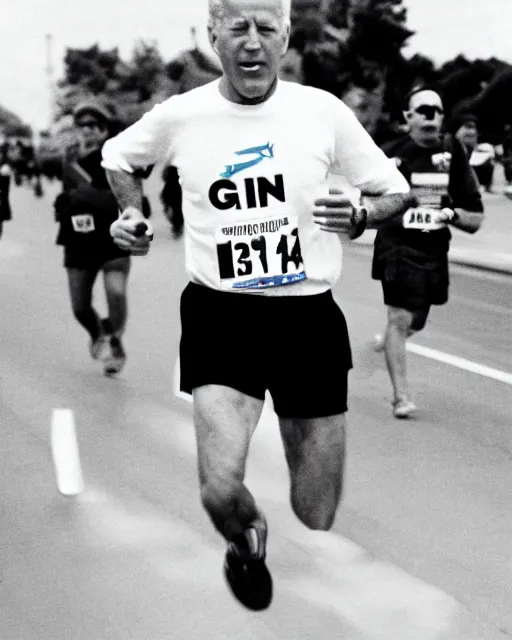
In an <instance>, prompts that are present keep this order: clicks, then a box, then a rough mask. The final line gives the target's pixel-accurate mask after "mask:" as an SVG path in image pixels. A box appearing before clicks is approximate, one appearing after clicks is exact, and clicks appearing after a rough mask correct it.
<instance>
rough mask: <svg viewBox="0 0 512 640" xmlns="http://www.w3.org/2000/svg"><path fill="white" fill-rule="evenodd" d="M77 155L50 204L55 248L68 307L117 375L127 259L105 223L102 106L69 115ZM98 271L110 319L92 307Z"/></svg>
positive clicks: (87, 105) (109, 218)
mask: <svg viewBox="0 0 512 640" xmlns="http://www.w3.org/2000/svg"><path fill="white" fill-rule="evenodd" d="M74 119H75V124H76V126H77V127H78V130H79V136H80V143H81V149H82V152H81V153H80V154H79V156H78V157H76V158H75V157H74V154H71V155H68V156H67V157H66V158H65V160H64V162H63V176H62V182H63V192H62V193H61V194H59V195H58V196H57V199H56V200H55V203H54V207H55V217H56V220H57V222H58V223H59V232H58V236H57V244H60V245H62V246H63V247H64V266H65V268H66V270H67V273H68V281H69V293H70V297H71V306H72V309H73V313H74V315H75V318H76V319H77V320H78V322H79V323H80V324H81V325H82V326H83V327H84V329H85V330H86V331H87V332H88V333H89V335H90V338H91V342H90V352H91V356H92V357H93V358H94V359H97V360H101V361H103V362H104V371H105V374H107V375H109V374H114V373H118V372H119V371H120V370H121V369H122V367H123V366H124V363H125V360H126V354H125V351H124V348H123V344H122V342H121V336H122V334H123V331H124V328H125V324H126V314H127V303H126V290H127V282H128V273H129V270H130V256H129V254H128V253H127V252H126V251H123V250H122V249H120V248H119V247H117V246H116V245H115V244H114V242H113V240H112V238H111V236H110V231H109V229H110V225H111V224H112V222H114V220H116V219H117V217H118V207H117V202H116V199H115V197H114V195H113V194H112V192H111V190H110V187H109V185H108V182H107V179H106V175H105V171H104V169H103V168H102V167H101V147H102V145H103V143H104V142H105V140H107V138H109V137H110V135H112V134H113V133H114V132H113V131H112V127H113V126H114V122H115V117H114V114H113V113H112V112H111V110H110V109H109V108H107V107H106V106H104V105H103V104H101V103H96V102H91V101H87V102H83V103H81V104H79V105H78V106H77V107H76V109H75V111H74ZM100 271H103V278H104V284H105V294H106V299H107V304H108V310H109V317H108V318H106V319H104V320H100V318H99V316H98V313H97V312H96V310H95V309H94V307H93V305H92V293H93V287H94V283H95V281H96V277H97V275H98V273H99V272H100Z"/></svg>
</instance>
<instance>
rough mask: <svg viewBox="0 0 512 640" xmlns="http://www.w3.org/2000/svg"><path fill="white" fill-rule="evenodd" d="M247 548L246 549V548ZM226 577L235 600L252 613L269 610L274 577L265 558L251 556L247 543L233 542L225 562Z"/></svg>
mask: <svg viewBox="0 0 512 640" xmlns="http://www.w3.org/2000/svg"><path fill="white" fill-rule="evenodd" d="M244 547H245V548H244ZM224 575H225V577H226V580H227V583H228V584H229V586H230V588H231V591H232V592H233V595H234V596H235V598H236V599H237V600H238V601H239V602H240V603H241V604H243V605H244V606H245V607H247V608H248V609H251V610H252V611H262V610H263V609H267V608H268V607H269V606H270V603H271V602H272V576H271V575H270V572H269V570H268V569H267V565H266V564H265V558H264V557H263V558H257V557H254V556H253V555H251V554H250V552H249V548H248V545H247V541H245V544H244V543H243V542H241V543H240V542H239V541H237V542H236V543H235V542H231V543H230V544H229V546H228V550H227V552H226V557H225V560H224Z"/></svg>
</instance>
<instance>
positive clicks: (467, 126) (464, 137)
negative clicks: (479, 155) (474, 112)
mask: <svg viewBox="0 0 512 640" xmlns="http://www.w3.org/2000/svg"><path fill="white" fill-rule="evenodd" d="M455 135H456V137H457V138H458V139H459V140H460V141H461V142H462V144H465V145H466V146H468V147H469V148H470V149H472V148H473V147H475V146H476V144H477V142H478V130H477V128H476V124H475V123H474V122H465V123H464V124H463V125H462V127H460V128H459V130H458V131H457V133H456V134H455Z"/></svg>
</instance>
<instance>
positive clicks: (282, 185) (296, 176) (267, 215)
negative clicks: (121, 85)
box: [103, 80, 409, 296]
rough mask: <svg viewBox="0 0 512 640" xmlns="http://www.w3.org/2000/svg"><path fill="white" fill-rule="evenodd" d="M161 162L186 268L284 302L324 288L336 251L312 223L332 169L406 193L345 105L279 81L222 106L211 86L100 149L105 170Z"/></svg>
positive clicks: (335, 270)
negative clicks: (255, 99)
mask: <svg viewBox="0 0 512 640" xmlns="http://www.w3.org/2000/svg"><path fill="white" fill-rule="evenodd" d="M158 162H165V163H168V164H172V165H174V166H175V167H177V169H178V172H179V175H180V182H181V186H182V189H183V215H184V220H185V255H186V269H187V272H188V274H189V276H190V278H191V280H192V281H193V282H197V283H199V284H203V285H205V286H207V287H211V288H213V289H220V290H230V291H243V292H247V293H264V294H266V295H280V296H283V295H310V294H316V293H322V292H324V291H326V290H328V289H329V288H331V287H332V285H333V284H334V283H335V282H336V280H337V279H338V278H339V276H340V274H341V261H342V251H341V243H340V240H339V237H338V236H337V234H335V233H328V232H325V231H322V230H321V229H320V228H319V227H318V225H317V224H315V223H314V221H313V216H312V210H313V208H314V201H315V199H317V198H319V197H322V196H326V195H328V189H329V187H328V175H329V173H330V172H333V173H337V174H341V175H343V176H344V177H345V178H346V179H347V180H348V182H349V183H350V184H351V185H352V186H353V187H356V188H358V189H360V190H361V191H362V192H363V193H366V194H375V195H381V194H389V193H405V192H407V191H408V190H409V187H408V184H407V182H406V181H405V179H404V178H403V176H402V174H401V173H400V172H399V171H398V169H397V168H396V166H395V163H394V162H393V161H392V160H389V159H388V158H387V157H386V156H385V155H384V153H383V152H382V151H381V150H380V149H379V148H378V147H377V146H376V145H375V143H374V142H373V140H372V139H371V137H370V136H369V135H368V134H367V133H366V131H365V130H364V129H363V127H362V126H361V125H360V124H359V122H358V121H357V119H356V118H355V116H354V115H353V113H352V112H351V111H350V109H349V108H348V107H346V106H345V105H344V104H343V102H341V100H338V99H337V98H335V97H334V96H332V95H331V94H329V93H327V92H324V91H321V90H318V89H314V88H312V87H305V86H301V85H298V84H295V83H288V82H284V81H279V83H278V86H277V89H276V91H275V93H274V94H273V95H272V97H271V98H270V99H269V100H267V101H266V102H264V103H262V104H259V105H240V104H236V103H233V102H230V101H228V100H226V99H225V98H224V97H222V95H221V94H220V91H219V81H218V80H217V81H215V82H212V83H210V84H208V85H205V86H203V87H200V88H198V89H194V90H192V91H189V92H188V93H185V94H182V95H179V96H173V97H172V98H169V99H168V100H166V101H165V102H163V103H162V104H159V105H157V106H155V107H154V108H153V109H152V110H151V111H150V112H149V113H147V114H146V115H144V116H143V117H142V118H141V119H140V120H139V121H138V122H136V123H135V124H134V125H132V126H131V127H129V128H128V129H126V130H125V131H123V132H122V133H120V134H119V135H118V136H116V137H115V138H112V139H110V140H108V141H107V142H106V144H105V146H104V147H103V166H104V167H105V169H110V170H113V171H116V170H117V171H119V170H124V171H128V172H133V171H134V170H135V169H139V168H140V169H145V168H147V167H148V166H150V165H153V164H156V163H158ZM283 285H287V286H283Z"/></svg>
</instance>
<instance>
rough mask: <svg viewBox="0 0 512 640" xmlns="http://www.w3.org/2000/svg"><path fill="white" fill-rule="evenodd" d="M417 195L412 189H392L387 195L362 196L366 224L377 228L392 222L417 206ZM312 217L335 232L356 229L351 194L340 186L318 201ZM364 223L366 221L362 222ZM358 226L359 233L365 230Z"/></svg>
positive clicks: (368, 226) (325, 229) (326, 229)
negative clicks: (406, 190)
mask: <svg viewBox="0 0 512 640" xmlns="http://www.w3.org/2000/svg"><path fill="white" fill-rule="evenodd" d="M416 204H417V200H416V197H415V196H413V195H412V194H411V193H393V194H386V195H380V196H375V195H365V196H363V197H362V199H361V206H363V207H364V208H365V209H366V210H367V217H366V225H365V227H366V228H371V229H378V228H379V227H381V226H383V225H385V224H389V221H390V220H393V219H395V218H400V217H401V216H402V215H403V214H404V213H405V212H406V211H407V210H408V209H409V208H410V207H413V206H416ZM315 207H316V208H315V209H314V210H313V218H314V220H315V222H316V223H317V224H318V225H319V226H320V227H321V228H322V229H323V230H324V231H331V232H334V233H343V232H345V233H349V234H352V233H353V231H354V219H353V212H354V208H353V205H352V202H351V199H350V198H349V197H348V195H347V194H346V193H345V192H343V191H340V190H338V189H331V190H330V191H329V197H327V198H320V199H318V200H316V201H315ZM363 224H364V222H363ZM363 230H364V229H363V227H361V228H360V229H359V233H357V234H356V235H355V236H352V237H357V236H358V235H360V234H361V233H362V231H363Z"/></svg>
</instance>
